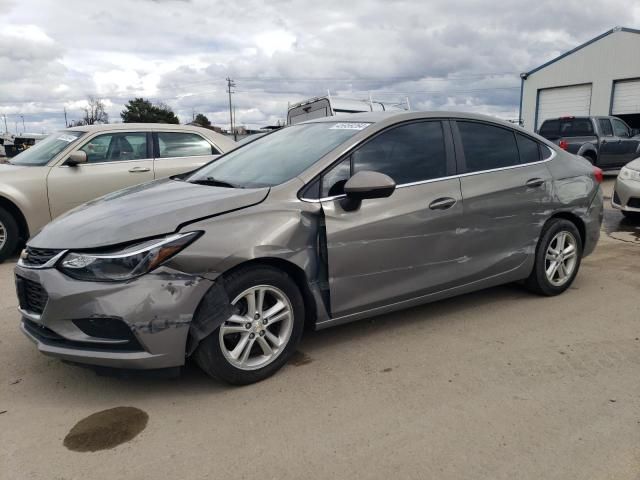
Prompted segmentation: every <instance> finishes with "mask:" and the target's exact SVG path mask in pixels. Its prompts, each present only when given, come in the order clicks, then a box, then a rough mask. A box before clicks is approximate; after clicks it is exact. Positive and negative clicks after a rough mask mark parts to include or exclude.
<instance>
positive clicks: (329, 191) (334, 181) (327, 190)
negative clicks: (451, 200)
mask: <svg viewBox="0 0 640 480" xmlns="http://www.w3.org/2000/svg"><path fill="white" fill-rule="evenodd" d="M350 176H351V157H349V158H345V159H344V160H342V161H341V162H340V163H338V164H337V165H336V166H334V167H333V168H332V169H331V170H329V171H328V172H326V173H325V174H324V175H322V182H321V185H322V189H321V191H320V197H322V198H324V197H333V196H335V195H342V194H343V193H344V184H345V183H347V180H349V177H350Z"/></svg>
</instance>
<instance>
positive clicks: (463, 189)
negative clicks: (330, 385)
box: [16, 112, 603, 384]
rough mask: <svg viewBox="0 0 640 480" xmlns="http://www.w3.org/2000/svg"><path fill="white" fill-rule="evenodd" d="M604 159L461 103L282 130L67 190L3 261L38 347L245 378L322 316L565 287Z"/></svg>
mask: <svg viewBox="0 0 640 480" xmlns="http://www.w3.org/2000/svg"><path fill="white" fill-rule="evenodd" d="M601 181H602V172H601V171H600V170H599V169H597V168H594V167H593V166H592V165H590V164H589V163H588V162H587V161H586V160H583V159H581V158H578V157H576V156H574V155H571V154H568V153H566V152H564V151H563V150H561V149H560V148H558V147H557V146H556V145H554V144H552V143H550V142H548V141H546V140H545V139H543V138H541V137H539V136H537V135H534V134H531V133H529V132H526V131H524V130H522V129H520V128H519V127H515V126H513V125H511V124H508V123H504V122H501V121H498V120H496V119H493V118H490V117H485V116H480V115H471V114H460V113H443V112H434V113H419V112H413V113H402V114H395V115H394V114H391V115H390V114H383V113H370V114H362V115H360V114H357V115H352V116H350V117H348V119H340V120H337V119H336V118H334V117H329V118H323V119H318V120H313V121H309V122H306V123H301V124H298V125H295V126H291V127H288V128H284V129H282V130H280V131H277V132H275V133H273V134H271V135H268V136H265V137H263V138H260V139H258V140H256V141H255V142H252V143H249V144H247V145H245V146H242V147H240V148H238V149H236V150H234V151H232V152H230V153H227V154H226V155H224V156H222V157H221V158H220V159H219V160H217V161H215V162H212V163H210V164H208V165H206V166H204V167H202V168H200V169H198V170H196V171H195V172H192V173H189V174H184V175H179V176H174V177H172V178H169V179H164V180H159V181H155V182H151V183H147V184H143V185H140V186H136V187H132V188H129V189H126V190H122V191H119V192H116V193H113V194H109V195H107V196H105V197H102V198H101V199H98V200H96V201H93V202H90V203H88V204H85V205H83V206H81V207H78V208H77V209H75V210H73V211H72V212H70V213H68V214H66V215H64V216H62V217H60V218H58V219H57V220H55V221H54V222H52V223H50V224H49V225H47V226H46V227H45V228H44V229H43V230H42V231H41V232H40V233H39V234H37V235H36V236H35V237H34V238H32V239H31V240H30V241H29V242H28V244H27V247H26V249H25V251H24V252H23V254H22V256H21V258H20V261H19V263H18V265H17V267H16V283H17V289H18V297H19V301H20V313H21V316H22V322H21V328H22V330H23V331H24V333H25V334H26V335H27V336H28V337H29V338H30V339H31V340H33V342H34V343H35V344H36V345H37V348H38V349H39V350H40V351H41V352H42V353H44V354H47V355H51V356H54V357H58V358H61V359H64V360H67V361H71V362H75V363H82V364H89V365H94V366H103V367H122V368H134V369H160V368H170V367H180V366H182V365H183V364H184V362H185V359H186V358H187V357H189V356H193V357H194V358H195V360H196V361H197V363H198V364H199V365H200V366H201V367H202V368H203V369H204V370H205V371H206V372H207V373H208V374H210V375H211V376H213V377H216V378H219V379H222V380H224V381H227V382H230V383H234V384H246V383H251V382H255V381H259V380H262V379H264V378H266V377H268V376H269V375H271V374H273V373H274V372H275V371H276V370H278V369H279V368H280V367H282V366H283V365H284V363H285V362H286V361H287V359H288V358H289V357H290V356H291V355H292V354H293V353H294V352H295V349H296V346H297V344H298V342H299V341H300V338H301V336H302V333H303V331H304V329H305V327H308V328H312V329H322V328H326V327H330V326H334V325H339V324H342V323H345V322H350V321H354V320H358V319H362V318H367V317H371V316H374V315H378V314H383V313H387V312H391V311H394V310H398V309H402V308H407V307H411V306H414V305H419V304H423V303H427V302H432V301H435V300H439V299H442V298H447V297H452V296H455V295H460V294H464V293H467V292H472V291H474V290H479V289H483V288H487V287H491V286H494V285H499V284H503V283H508V282H516V281H522V282H523V283H524V284H525V285H526V287H528V288H529V289H530V290H532V291H533V292H536V293H538V294H540V295H547V296H550V295H557V294H559V293H562V292H563V291H565V290H566V289H567V288H568V287H569V286H570V285H571V283H572V282H573V280H574V278H575V277H576V275H577V273H578V269H579V267H580V261H581V259H582V258H583V257H584V256H586V255H588V254H590V253H591V252H592V251H593V249H594V248H595V246H596V243H597V241H598V237H599V232H600V224H601V222H602V213H603V206H602V192H601V189H600V186H599V183H600V182H601Z"/></svg>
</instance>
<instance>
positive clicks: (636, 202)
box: [627, 197, 640, 208]
mask: <svg viewBox="0 0 640 480" xmlns="http://www.w3.org/2000/svg"><path fill="white" fill-rule="evenodd" d="M627 207H631V208H640V198H637V197H631V198H630V199H629V201H628V202H627Z"/></svg>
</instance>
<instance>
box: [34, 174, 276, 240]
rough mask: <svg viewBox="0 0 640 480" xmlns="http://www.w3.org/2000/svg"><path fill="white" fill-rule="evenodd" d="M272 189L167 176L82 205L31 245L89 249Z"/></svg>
mask: <svg viewBox="0 0 640 480" xmlns="http://www.w3.org/2000/svg"><path fill="white" fill-rule="evenodd" d="M268 193H269V189H268V188H258V189H241V188H222V187H212V186H206V185H196V184H193V183H188V182H183V181H179V180H172V179H165V180H159V181H155V182H150V183H145V184H142V185H137V186H135V187H131V188H127V189H124V190H119V191H117V192H114V193H110V194H108V195H105V196H104V197H100V198H98V199H96V200H93V201H91V202H89V203H86V204H84V205H81V206H79V207H77V208H75V209H73V210H71V211H69V212H67V213H66V214H64V215H63V216H61V217H58V218H57V219H56V220H54V221H53V222H51V223H49V224H48V225H46V226H45V227H44V228H43V229H42V230H41V231H40V232H39V233H38V234H37V235H36V236H35V237H33V238H32V239H31V240H29V246H31V247H36V248H56V249H57V248H60V249H67V248H75V249H88V248H96V247H104V246H109V245H117V244H121V243H125V242H130V241H134V240H138V239H143V238H148V237H154V236H158V235H163V234H166V233H171V232H174V231H176V230H177V229H178V227H179V226H181V225H182V224H184V223H188V222H190V221H193V220H198V219H202V218H206V217H212V216H216V215H220V214H223V213H226V212H229V211H233V210H238V209H241V208H246V207H250V206H252V205H256V204H258V203H260V202H262V201H263V200H264V199H265V198H266V197H267V195H268Z"/></svg>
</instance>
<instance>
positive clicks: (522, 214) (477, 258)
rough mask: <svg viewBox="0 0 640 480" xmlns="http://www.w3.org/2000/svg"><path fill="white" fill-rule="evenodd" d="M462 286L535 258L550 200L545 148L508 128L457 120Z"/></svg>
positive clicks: (455, 128) (546, 149) (507, 271)
mask: <svg viewBox="0 0 640 480" xmlns="http://www.w3.org/2000/svg"><path fill="white" fill-rule="evenodd" d="M454 135H455V136H456V139H457V143H456V145H459V146H460V147H461V148H459V150H460V157H461V163H462V168H463V171H464V172H465V174H464V175H463V176H462V177H461V188H462V197H463V199H464V200H463V204H464V229H463V230H462V231H461V235H460V236H461V237H462V239H463V241H464V245H465V247H464V256H465V262H464V268H465V277H466V278H465V283H470V282H475V281H479V280H482V279H488V278H491V277H495V276H498V275H502V274H509V273H510V272H512V271H515V270H516V269H518V268H519V267H520V266H522V265H523V264H524V263H525V262H526V261H527V260H529V259H531V258H532V255H533V254H535V248H536V244H537V240H538V236H539V235H540V231H541V229H542V224H543V223H544V221H545V218H546V217H547V216H548V213H547V211H548V210H549V208H550V202H551V201H552V198H553V197H552V190H553V184H552V177H551V174H550V172H549V170H548V169H547V167H546V164H545V162H544V161H543V160H544V159H546V157H549V156H550V155H551V151H550V150H549V149H548V147H546V146H544V145H541V144H539V143H538V142H537V141H536V140H534V139H532V138H531V137H529V136H527V135H524V134H521V133H515V132H514V131H513V130H512V129H510V128H503V127H500V126H498V125H493V124H488V123H484V122H476V121H457V122H455V125H454Z"/></svg>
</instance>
